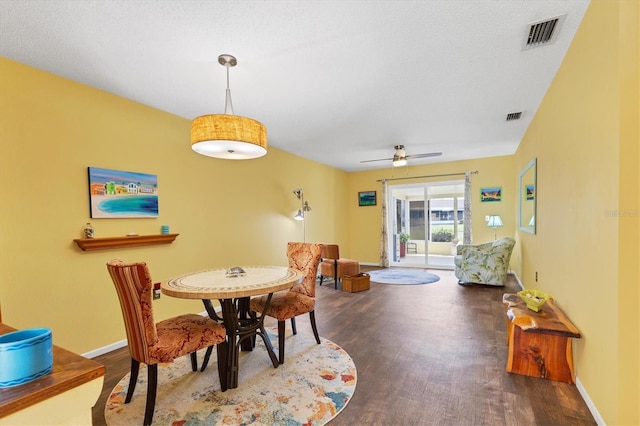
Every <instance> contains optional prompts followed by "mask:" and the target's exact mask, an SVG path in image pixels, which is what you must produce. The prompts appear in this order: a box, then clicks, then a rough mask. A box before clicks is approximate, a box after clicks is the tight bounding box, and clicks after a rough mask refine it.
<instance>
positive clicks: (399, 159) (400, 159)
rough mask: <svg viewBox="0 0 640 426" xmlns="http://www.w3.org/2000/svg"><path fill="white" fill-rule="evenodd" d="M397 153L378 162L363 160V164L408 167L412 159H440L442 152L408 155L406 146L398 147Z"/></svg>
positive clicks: (396, 148)
mask: <svg viewBox="0 0 640 426" xmlns="http://www.w3.org/2000/svg"><path fill="white" fill-rule="evenodd" d="M394 148H395V150H396V153H395V154H393V158H378V159H377V160H363V161H361V163H371V162H373V161H389V160H391V161H393V167H400V166H406V165H407V160H408V159H410V158H427V157H439V156H441V155H442V153H441V152H427V153H425V154H413V155H407V154H406V153H405V150H404V145H396V146H395V147H394Z"/></svg>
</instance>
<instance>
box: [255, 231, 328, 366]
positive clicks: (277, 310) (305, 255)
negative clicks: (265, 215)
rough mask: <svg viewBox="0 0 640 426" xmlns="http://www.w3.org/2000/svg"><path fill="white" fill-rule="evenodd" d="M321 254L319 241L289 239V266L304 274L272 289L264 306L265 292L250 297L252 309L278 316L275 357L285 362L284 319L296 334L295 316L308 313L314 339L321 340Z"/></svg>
mask: <svg viewBox="0 0 640 426" xmlns="http://www.w3.org/2000/svg"><path fill="white" fill-rule="evenodd" d="M321 256H322V244H312V243H298V242H290V243H288V244H287V258H288V259H289V267H290V268H295V269H298V270H300V271H302V274H303V278H302V282H301V283H300V284H296V285H294V286H293V287H291V289H290V290H288V291H281V292H278V293H274V294H273V297H272V298H271V303H270V304H269V308H268V309H266V310H265V304H266V301H267V297H268V296H259V297H254V298H252V299H251V302H250V309H251V311H252V312H262V313H263V314H265V315H268V316H270V317H272V318H275V319H276V320H278V355H279V356H278V360H279V362H280V364H282V363H284V334H285V321H286V320H288V319H291V328H292V331H293V334H296V317H297V316H298V315H302V314H306V313H308V314H309V318H310V320H311V328H312V329H313V335H314V336H315V338H316V342H317V343H318V344H320V337H319V336H318V329H317V328H316V317H315V304H316V273H317V272H318V264H319V263H320V257H321Z"/></svg>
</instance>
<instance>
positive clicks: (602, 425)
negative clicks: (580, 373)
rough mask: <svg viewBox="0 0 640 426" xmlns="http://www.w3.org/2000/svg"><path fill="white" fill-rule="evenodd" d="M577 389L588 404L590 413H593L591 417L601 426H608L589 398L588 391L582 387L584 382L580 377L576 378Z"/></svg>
mask: <svg viewBox="0 0 640 426" xmlns="http://www.w3.org/2000/svg"><path fill="white" fill-rule="evenodd" d="M576 387H577V388H578V392H580V396H582V399H583V400H584V402H585V404H587V407H588V408H589V411H591V415H592V416H593V418H594V419H595V421H596V423H597V424H598V425H599V426H606V422H605V421H604V419H603V418H602V416H601V415H600V413H599V412H598V408H596V405H595V404H594V403H593V401H592V400H591V398H590V397H589V394H588V393H587V390H586V389H585V388H584V386H582V382H581V381H580V378H579V377H576Z"/></svg>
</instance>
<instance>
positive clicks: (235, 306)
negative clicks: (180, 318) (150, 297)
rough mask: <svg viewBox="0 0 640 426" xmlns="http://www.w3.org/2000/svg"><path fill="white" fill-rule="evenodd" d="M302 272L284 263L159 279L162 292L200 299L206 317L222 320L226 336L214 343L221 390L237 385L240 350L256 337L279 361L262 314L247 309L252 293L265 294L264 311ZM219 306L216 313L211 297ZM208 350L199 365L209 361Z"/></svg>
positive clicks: (273, 361) (220, 269)
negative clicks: (278, 293)
mask: <svg viewBox="0 0 640 426" xmlns="http://www.w3.org/2000/svg"><path fill="white" fill-rule="evenodd" d="M302 277H303V273H302V271H299V270H297V269H293V268H287V267H283V266H243V267H234V268H218V269H209V270H204V271H199V272H190V273H186V274H183V275H180V276H177V277H174V278H171V279H169V280H167V281H164V282H162V284H161V291H162V293H163V294H166V295H167V296H171V297H177V298H181V299H201V300H202V302H203V303H204V306H205V309H206V310H207V313H208V314H209V316H210V317H211V318H212V319H214V320H216V321H222V322H223V324H224V326H225V329H226V332H227V337H226V339H225V341H224V342H221V343H219V344H218V345H217V349H216V351H217V355H218V372H219V376H220V386H221V389H222V391H223V392H224V391H226V390H227V389H234V388H236V387H238V357H239V353H240V349H241V348H242V350H246V351H250V350H252V348H253V345H254V344H255V339H256V336H260V337H261V338H262V340H263V341H264V344H265V347H266V348H267V353H268V354H269V357H270V358H271V362H272V364H273V366H274V368H277V367H278V365H280V364H279V362H278V358H277V357H276V355H275V353H274V351H273V346H272V344H271V340H270V339H269V336H268V335H267V333H266V331H265V328H264V317H265V315H264V314H261V315H258V314H256V313H250V312H249V300H250V298H251V296H259V295H263V294H268V295H269V296H268V297H267V303H266V306H265V310H264V311H265V312H266V311H267V308H268V306H269V304H270V302H271V296H272V295H273V293H275V292H277V291H281V290H287V289H289V288H291V287H293V286H294V285H295V284H297V283H299V282H300V281H301V280H302ZM215 299H217V300H218V301H219V303H220V306H221V308H222V318H221V317H219V316H218V314H217V312H216V310H215V308H214V306H213V303H212V302H211V301H212V300H215ZM210 354H211V350H210V349H209V350H207V353H206V355H205V360H204V362H203V366H202V368H203V369H204V368H205V367H206V365H207V362H208V360H209V356H210Z"/></svg>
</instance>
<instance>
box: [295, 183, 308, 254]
mask: <svg viewBox="0 0 640 426" xmlns="http://www.w3.org/2000/svg"><path fill="white" fill-rule="evenodd" d="M293 193H294V194H295V196H296V197H298V200H300V209H299V210H298V213H296V215H295V216H294V217H293V218H294V219H295V220H301V221H302V242H306V233H307V225H306V223H305V222H304V214H305V213H306V212H310V211H311V207H310V206H309V203H308V202H306V201H305V200H304V193H303V192H302V188H296V189H294V190H293Z"/></svg>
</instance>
